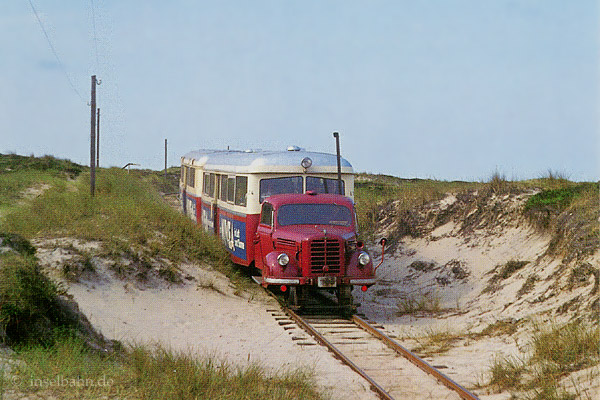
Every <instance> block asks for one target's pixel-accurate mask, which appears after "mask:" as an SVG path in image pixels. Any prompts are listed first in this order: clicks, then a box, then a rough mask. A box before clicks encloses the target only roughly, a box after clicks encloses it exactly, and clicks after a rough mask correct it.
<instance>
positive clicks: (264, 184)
mask: <svg viewBox="0 0 600 400" xmlns="http://www.w3.org/2000/svg"><path fill="white" fill-rule="evenodd" d="M302 192H303V190H302V177H301V176H289V177H285V178H269V179H261V180H260V202H261V203H262V202H263V201H264V200H265V199H266V198H267V197H269V196H273V195H275V194H284V193H302Z"/></svg>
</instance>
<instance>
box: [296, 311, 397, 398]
mask: <svg viewBox="0 0 600 400" xmlns="http://www.w3.org/2000/svg"><path fill="white" fill-rule="evenodd" d="M285 311H286V313H287V314H288V315H289V316H290V317H291V318H292V319H293V320H294V321H295V322H296V323H297V324H298V326H300V327H301V328H302V329H304V330H305V331H306V332H308V333H309V334H310V335H311V336H312V337H314V338H315V339H316V340H317V341H318V342H319V343H321V344H322V345H323V346H325V347H327V348H328V349H329V350H330V351H331V352H332V353H333V354H335V356H336V357H337V358H338V359H340V360H341V361H342V362H343V363H344V364H346V365H347V366H349V367H350V368H352V370H353V371H354V372H356V373H357V374H359V375H360V376H362V377H363V378H364V379H365V380H366V381H367V382H369V384H370V385H371V388H372V389H373V391H375V392H376V393H377V394H378V395H379V397H381V398H382V399H384V400H394V398H393V397H392V396H391V395H390V394H389V393H388V392H386V391H385V389H384V388H382V387H381V386H379V384H378V383H377V382H375V381H374V380H373V379H372V378H371V377H370V376H369V375H367V374H366V372H365V371H363V370H362V369H361V368H360V367H358V366H357V365H356V364H355V363H353V362H352V360H350V359H349V358H348V357H346V356H345V355H344V353H342V352H341V351H340V350H338V349H337V348H336V347H335V346H334V345H333V344H332V343H331V342H329V341H328V340H327V339H325V338H324V337H323V335H321V334H320V333H319V332H317V330H316V329H314V328H313V327H312V326H311V325H310V324H309V323H307V322H306V321H304V319H302V317H300V316H299V315H298V314H296V313H295V312H293V311H292V310H290V309H289V308H285Z"/></svg>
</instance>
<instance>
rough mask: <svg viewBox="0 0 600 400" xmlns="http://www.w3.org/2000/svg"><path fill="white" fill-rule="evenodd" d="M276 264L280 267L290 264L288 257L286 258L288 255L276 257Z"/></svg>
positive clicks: (282, 254)
mask: <svg viewBox="0 0 600 400" xmlns="http://www.w3.org/2000/svg"><path fill="white" fill-rule="evenodd" d="M277 262H278V263H279V265H281V266H282V267H285V266H286V265H288V263H289V262H290V257H288V255H287V254H285V253H281V254H280V255H278V256H277Z"/></svg>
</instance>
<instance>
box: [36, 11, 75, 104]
mask: <svg viewBox="0 0 600 400" xmlns="http://www.w3.org/2000/svg"><path fill="white" fill-rule="evenodd" d="M29 5H30V6H31V10H32V11H33V13H34V14H35V17H36V18H37V21H38V23H39V25H40V28H42V33H43V34H44V36H45V37H46V41H47V42H48V45H49V46H50V50H52V54H54V57H55V58H56V61H57V62H58V65H59V66H60V68H61V69H62V71H63V72H64V74H65V76H66V77H67V81H68V82H69V85H70V86H71V89H73V91H74V92H75V93H76V94H77V96H79V98H80V99H81V101H83V102H84V103H86V101H85V100H84V99H83V96H82V95H81V93H79V91H78V90H77V88H76V87H75V85H74V84H73V81H72V80H71V77H70V76H69V74H68V73H67V69H66V68H65V65H64V64H63V62H62V61H61V59H60V57H59V56H58V52H57V51H56V48H55V47H54V45H53V44H52V41H51V40H50V36H49V35H48V32H47V31H46V28H44V24H43V23H42V20H41V19H40V16H39V15H38V12H37V10H36V9H35V7H34V6H33V2H32V1H31V0H29Z"/></svg>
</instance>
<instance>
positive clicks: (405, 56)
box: [0, 0, 600, 180]
mask: <svg viewBox="0 0 600 400" xmlns="http://www.w3.org/2000/svg"><path fill="white" fill-rule="evenodd" d="M32 2H33V4H34V6H35V7H36V9H37V11H38V13H39V15H40V18H41V19H42V21H43V23H44V26H45V28H46V30H47V32H48V35H49V37H50V39H51V41H52V43H53V45H54V46H55V49H56V51H57V53H58V55H59V57H60V59H61V60H62V62H63V64H64V70H63V69H62V68H61V66H60V65H59V64H58V63H57V62H56V59H55V57H54V55H53V54H52V51H51V49H50V47H49V45H48V43H47V41H46V39H45V37H44V35H43V33H42V31H41V29H40V26H39V25H38V22H37V19H36V18H35V16H34V14H33V12H32V10H31V7H30V5H29V0H2V2H0V152H2V153H6V152H16V153H18V154H24V155H29V154H31V153H34V154H35V155H43V154H53V155H55V156H58V157H63V158H69V159H72V160H73V161H76V162H79V163H83V164H89V122H90V113H89V107H88V106H87V104H86V102H88V101H89V93H90V76H91V75H92V74H96V75H97V76H98V78H99V79H101V80H102V84H101V85H100V86H99V87H98V101H99V103H98V105H99V107H101V109H102V111H101V114H102V121H101V125H102V126H101V131H102V137H101V138H102V147H101V165H102V166H122V165H124V164H126V163H128V162H135V163H139V164H141V165H142V167H146V168H154V169H160V168H162V166H163V163H164V160H163V151H164V149H163V146H164V139H165V138H167V139H168V140H169V144H170V151H169V158H170V162H169V164H177V163H178V159H179V156H181V155H182V154H184V153H186V152H188V151H190V150H195V149H199V148H225V147H227V146H231V147H232V148H238V149H246V148H262V149H283V148H285V147H287V146H288V145H290V144H296V145H299V146H302V147H305V148H307V149H308V150H314V151H325V152H334V151H335V143H334V140H333V137H332V132H333V131H339V132H340V136H341V141H342V143H341V147H342V153H343V155H344V156H345V157H346V158H347V159H348V160H349V161H350V162H351V163H352V164H353V166H354V168H355V170H356V171H366V172H373V173H385V174H390V175H396V176H401V177H407V178H412V177H421V178H437V179H447V180H452V179H464V180H481V179H487V178H489V177H490V176H491V175H492V173H493V172H494V171H495V170H498V171H499V172H501V173H504V174H505V175H506V176H507V177H508V178H518V179H525V178H535V177H539V176H541V175H543V174H544V173H546V172H547V171H548V169H552V170H553V171H557V172H562V173H565V174H566V175H568V176H569V177H570V178H571V179H574V180H598V179H599V176H600V164H599V155H600V133H599V129H600V111H599V110H600V95H599V93H600V72H599V71H600V62H599V60H600V46H599V37H600V29H599V20H600V11H599V3H598V1H592V0H578V1H567V0H564V1H552V0H522V1H508V0H506V1H500V0H498V1H495V0H488V1H481V0H446V1H442V0H439V1H403V0H395V1H392V0H390V1H375V0H373V1H366V0H365V1H348V0H346V1H333V0H315V1H308V0H302V1H283V0H281V1H211V2H209V1H193V0H188V1H184V0H174V1H168V2H166V1H124V0H121V1H117V0H112V1H111V0H93V1H92V0H79V1H74V0H32ZM92 4H93V5H94V13H92V9H91V7H92ZM93 16H94V19H93ZM93 21H95V24H96V40H95V39H94V30H93ZM96 46H97V49H98V52H97V53H96V51H95V48H96ZM65 71H66V74H65ZM66 75H68V77H69V79H71V81H72V83H73V86H74V87H75V90H74V89H73V88H72V87H71V85H70V83H69V80H68V79H67V76H66ZM76 92H78V93H76ZM80 95H81V97H83V100H82V98H81V97H80Z"/></svg>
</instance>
